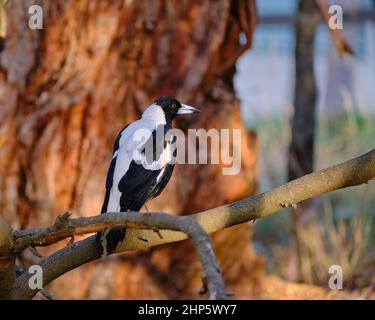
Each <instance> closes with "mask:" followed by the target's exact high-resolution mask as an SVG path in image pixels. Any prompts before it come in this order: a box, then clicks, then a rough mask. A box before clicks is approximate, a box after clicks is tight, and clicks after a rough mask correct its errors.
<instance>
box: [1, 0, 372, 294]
mask: <svg viewBox="0 0 375 320" xmlns="http://www.w3.org/2000/svg"><path fill="white" fill-rule="evenodd" d="M35 4H37V5H39V6H40V7H41V8H42V10H43V28H42V29H40V30H38V29H36V30H32V29H30V27H29V24H28V23H29V19H30V16H31V15H30V13H29V8H30V6H32V5H35ZM332 4H337V5H340V6H341V7H342V8H343V14H344V16H343V23H344V28H343V30H336V31H332V30H330V29H329V28H328V27H327V17H325V14H326V13H327V12H328V8H329V6H330V5H332ZM0 18H1V20H0V213H1V214H2V216H3V217H4V218H5V219H6V220H7V221H8V222H9V223H11V224H12V226H13V227H14V228H31V227H37V226H48V225H50V224H52V223H53V221H54V219H55V217H56V216H57V215H58V214H61V213H62V212H64V211H66V210H72V211H73V212H74V215H75V216H90V215H95V214H97V213H98V212H99V211H100V207H101V203H102V199H103V196H104V181H105V175H106V171H107V167H108V164H109V161H110V159H111V152H112V151H111V150H112V144H113V141H114V138H115V136H116V135H117V133H118V131H119V130H120V129H121V128H122V127H123V126H124V124H125V123H128V122H130V121H134V120H135V119H137V118H138V117H139V116H140V114H141V113H142V111H143V110H144V109H145V108H146V107H147V106H148V105H149V104H150V103H151V102H152V101H153V100H155V99H156V98H158V97H159V96H161V95H172V96H176V97H177V98H178V99H179V100H181V101H183V102H185V103H189V104H191V105H196V106H197V107H199V108H200V109H202V110H203V112H202V113H201V114H200V115H199V117H196V118H191V119H183V120H181V121H179V122H178V124H177V125H178V127H180V128H182V129H183V130H187V129H188V128H205V129H210V128H218V129H220V128H241V129H242V139H241V147H242V170H241V172H240V174H238V175H236V176H223V175H222V170H221V169H222V167H221V165H184V166H177V168H176V170H175V172H174V175H173V178H172V180H171V182H170V184H169V185H168V187H167V189H166V190H165V191H164V192H163V194H162V195H161V196H160V197H158V198H157V199H155V200H153V201H152V202H151V203H150V204H148V207H149V209H150V211H151V210H155V211H164V212H168V213H173V214H190V213H194V212H198V211H201V210H204V209H208V208H212V207H215V206H219V205H222V204H225V203H230V202H233V201H235V200H238V199H241V198H243V197H246V196H250V195H253V194H256V193H260V192H263V191H266V190H269V189H272V188H274V187H276V186H279V185H281V184H283V183H285V182H287V181H288V180H292V179H295V178H297V177H299V176H301V175H304V174H306V173H309V172H312V171H315V170H319V169H321V168H324V167H327V166H330V165H333V164H336V163H338V162H341V161H344V160H347V159H349V158H352V157H355V156H358V155H360V154H362V153H365V152H367V151H369V150H370V149H372V148H374V138H373V137H374V136H375V91H374V84H375V25H374V24H375V2H374V1H372V0H337V1H325V0H316V1H313V0H257V1H255V0H217V1H206V0H183V1H178V2H177V1H172V0H142V1H131V0H114V1H103V0H101V1H99V0H90V1H89V0H54V1H52V0H8V1H4V0H0ZM374 208H375V185H374V184H373V183H369V184H366V185H363V186H360V187H355V188H350V189H347V190H340V191H336V192H333V193H330V194H328V195H324V196H322V197H319V198H316V199H313V200H311V201H306V202H304V203H302V204H301V205H299V206H298V208H297V209H285V210H283V211H282V212H278V213H277V214H274V215H272V216H269V217H267V218H262V219H260V220H258V221H257V222H256V223H255V224H253V225H252V224H243V225H240V226H236V227H232V228H230V229H227V230H224V231H221V232H219V233H217V234H215V235H214V236H213V241H214V246H215V251H216V254H217V256H218V259H219V261H220V265H221V267H222V270H223V274H224V281H225V283H226V285H227V286H228V289H229V290H230V291H231V292H233V293H234V298H238V299H254V298H256V299H319V298H323V299H332V298H333V299H343V298H353V297H355V298H371V297H373V296H374V293H373V287H374V283H375V252H374V249H373V248H374V244H375V233H374V231H375V229H374V227H375V226H374V222H373V221H374V214H375V212H374ZM76 240H79V239H76ZM66 244H67V243H66V242H61V243H59V244H57V245H55V246H52V247H49V248H43V249H41V250H40V251H41V253H42V254H44V255H47V254H49V253H51V252H53V251H55V250H57V249H58V248H60V247H63V246H65V245H66ZM39 260H40V258H38V257H36V256H35V255H34V254H33V253H32V252H31V251H29V250H26V251H25V252H23V254H22V255H21V256H20V258H19V261H18V262H19V264H22V265H24V266H27V265H30V264H33V263H37V262H38V261H39ZM331 265H339V266H341V267H342V269H343V277H344V282H343V283H344V287H343V289H344V290H330V289H329V288H328V284H327V283H328V278H329V276H330V275H329V273H328V269H329V267H330V266H331ZM200 286H201V280H200V267H199V262H198V261H197V257H196V254H195V251H194V248H193V247H192V245H191V244H190V243H189V242H188V241H185V242H182V243H176V244H171V245H164V246H161V247H158V248H152V249H149V250H146V251H142V252H130V253H125V254H121V255H115V256H113V257H108V258H107V259H106V260H105V261H98V262H93V263H90V264H88V265H85V266H83V267H81V268H78V269H76V270H73V271H71V272H69V273H67V274H65V275H63V276H62V277H60V278H59V279H57V280H56V281H54V282H53V283H52V284H51V285H50V286H49V289H50V291H51V292H52V293H53V294H54V295H55V296H56V297H57V298H60V299H66V298H70V299H127V298H133V299H141V298H168V299H180V298H200V297H201V296H199V294H198V291H199V288H200Z"/></svg>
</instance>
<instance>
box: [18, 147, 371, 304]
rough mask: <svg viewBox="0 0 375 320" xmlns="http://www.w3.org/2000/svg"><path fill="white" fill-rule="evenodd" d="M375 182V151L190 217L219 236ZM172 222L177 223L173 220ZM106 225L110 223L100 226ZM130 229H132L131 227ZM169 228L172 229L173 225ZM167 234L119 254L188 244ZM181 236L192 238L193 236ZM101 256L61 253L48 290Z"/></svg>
mask: <svg viewBox="0 0 375 320" xmlns="http://www.w3.org/2000/svg"><path fill="white" fill-rule="evenodd" d="M374 178H375V149H374V150H372V151H370V152H368V153H366V154H364V155H362V156H360V157H357V158H354V159H352V160H349V161H346V162H343V163H341V164H338V165H335V166H332V167H329V168H327V169H324V170H321V171H318V172H316V173H312V174H308V175H305V176H303V177H301V178H299V179H296V180H293V181H291V182H289V183H287V184H284V185H282V186H280V187H278V188H275V189H273V190H271V191H268V192H265V193H262V194H259V195H256V196H253V197H249V198H245V199H243V200H240V201H236V202H234V203H231V204H228V205H225V206H221V207H218V208H214V209H210V210H207V211H203V212H200V213H197V214H194V215H190V216H189V217H191V218H193V219H194V220H195V221H196V222H197V223H198V224H199V225H200V226H201V227H202V228H203V229H204V230H205V231H206V232H207V233H213V232H215V231H218V230H222V229H224V228H227V227H231V226H234V225H237V224H240V223H244V222H247V221H251V220H255V219H258V218H260V217H263V216H267V215H269V214H271V213H273V212H276V211H278V210H280V209H282V208H286V207H294V206H295V205H296V204H297V203H299V202H301V201H304V200H307V199H310V198H313V197H315V196H318V195H321V194H324V193H327V192H330V191H333V190H338V189H342V188H346V187H350V186H355V185H360V184H363V183H367V182H368V181H369V180H371V179H374ZM102 216H103V218H102V219H103V220H105V219H107V218H108V219H109V217H110V218H111V219H114V220H113V221H112V224H111V226H113V225H120V224H121V225H126V222H129V221H130V220H127V219H129V217H132V220H133V218H134V219H136V220H137V221H138V222H139V225H142V224H145V225H148V226H153V227H159V228H160V229H164V228H163V226H160V225H158V224H157V223H158V221H157V220H158V218H156V217H157V216H164V215H163V214H156V215H153V214H145V213H134V212H126V213H108V214H103V215H102ZM167 216H168V217H171V216H170V215H167ZM176 218H177V217H176ZM181 218H183V217H181ZM185 218H186V217H185ZM80 219H83V221H86V220H85V219H94V221H95V220H96V219H98V220H96V222H98V223H99V221H100V219H99V218H97V217H92V218H80ZM134 221H135V220H134ZM134 221H133V222H134ZM103 222H104V221H100V223H103ZM159 222H160V221H159ZM106 226H107V225H106ZM129 226H130V227H131V225H129ZM96 227H97V226H96ZM164 227H167V225H164ZM169 227H172V226H171V225H169ZM165 229H170V230H160V235H161V237H160V235H159V234H158V233H156V232H154V231H152V230H145V229H142V230H138V229H137V230H136V229H129V230H127V233H126V237H125V239H124V241H123V242H122V243H121V244H119V245H118V247H117V249H116V252H121V251H130V250H139V249H145V248H149V247H153V246H157V245H160V244H163V243H170V242H176V241H180V240H184V239H186V238H187V235H186V234H184V233H182V232H179V231H172V230H176V228H165ZM95 230H96V229H95ZM180 230H181V229H180ZM39 231H40V230H39ZM86 231H87V230H86ZM181 231H185V232H186V231H187V230H181ZM37 232H38V231H37ZM17 234H18V236H20V235H21V237H22V232H20V231H18V233H16V236H17ZM30 235H32V232H30V233H28V231H24V232H23V236H25V237H29V239H30ZM140 239H147V241H146V242H145V241H142V240H140ZM199 254H201V253H199ZM100 255H101V252H100V248H99V247H98V246H97V244H96V240H95V237H89V238H87V239H85V240H82V241H79V242H77V243H74V244H72V245H70V246H67V247H65V248H63V249H61V250H59V251H57V252H55V253H54V254H52V255H50V256H48V257H46V258H45V259H44V260H42V261H41V263H40V266H41V267H42V269H43V270H44V273H43V280H44V282H43V283H44V285H47V284H48V283H50V282H51V281H53V280H54V279H56V278H57V277H59V276H60V275H62V274H64V273H65V272H68V271H70V270H72V269H74V268H77V267H79V266H80V265H83V264H85V263H87V262H90V261H93V260H95V259H98V258H99V257H100ZM29 277H30V275H29V274H27V273H24V274H22V275H21V276H19V277H18V278H17V279H16V283H15V296H14V297H15V298H23V299H26V298H32V297H33V296H34V295H35V293H36V292H37V290H31V289H30V288H29V287H28V285H27V283H28V279H29Z"/></svg>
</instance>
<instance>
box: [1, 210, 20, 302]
mask: <svg viewBox="0 0 375 320" xmlns="http://www.w3.org/2000/svg"><path fill="white" fill-rule="evenodd" d="M15 260H16V259H15V255H14V254H13V253H12V232H11V229H10V227H9V225H8V224H7V223H6V222H5V221H4V220H3V218H1V216H0V299H11V298H12V294H13V292H12V291H13V284H14V281H15V278H16V263H15Z"/></svg>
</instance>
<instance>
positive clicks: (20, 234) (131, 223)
mask: <svg viewBox="0 0 375 320" xmlns="http://www.w3.org/2000/svg"><path fill="white" fill-rule="evenodd" d="M69 216H70V214H64V215H62V216H60V217H58V219H57V220H56V222H55V224H54V226H52V227H49V228H40V229H34V230H32V229H31V230H23V231H16V232H14V237H15V241H14V250H15V251H16V252H20V251H21V250H22V249H24V248H26V247H29V246H42V245H48V244H52V243H55V242H57V241H59V240H62V239H65V238H67V237H71V236H74V235H80V234H87V233H92V232H98V231H103V230H105V229H107V228H109V227H116V226H117V227H119V226H126V228H146V229H147V228H148V229H154V230H155V229H156V228H157V234H158V236H159V238H160V239H162V238H163V237H162V235H161V233H160V232H161V231H160V230H159V229H164V230H173V231H180V232H183V233H185V234H186V236H187V237H188V238H190V239H192V241H193V242H194V244H195V246H196V248H197V251H198V256H199V259H200V261H201V265H202V269H203V279H204V281H205V284H206V285H207V289H208V296H209V299H213V300H222V299H226V298H228V296H227V294H226V293H225V289H224V283H223V280H222V277H221V272H220V267H219V264H218V262H217V260H216V257H215V254H214V251H213V249H212V243H211V239H210V237H209V236H208V234H207V233H206V232H205V231H204V229H203V228H202V227H201V226H200V225H199V224H198V223H197V222H196V221H195V220H194V219H193V218H191V217H189V216H173V215H169V214H165V213H139V212H123V213H104V214H102V215H99V216H95V217H88V218H77V219H69ZM186 236H185V237H186ZM141 239H146V240H147V238H141ZM142 242H144V241H143V240H142ZM69 247H71V248H70V249H72V250H70V252H71V254H74V255H75V254H76V250H75V248H74V245H72V246H69ZM90 249H91V250H92V249H94V250H95V257H96V258H98V257H99V256H100V254H101V252H100V248H99V245H98V244H97V243H95V240H94V243H93V246H91V247H90ZM60 251H61V250H60ZM57 261H60V259H57ZM44 262H46V263H45V264H44V265H43V262H42V265H41V266H42V269H43V270H45V269H46V268H45V267H48V266H50V268H49V269H55V268H54V267H52V266H51V265H50V264H49V262H48V260H46V261H44ZM59 263H64V262H61V261H60V262H59ZM29 277H30V275H28V274H27V273H24V274H23V275H22V276H21V277H20V278H21V280H18V279H17V282H16V289H15V297H16V298H18V299H24V298H31V296H29V295H27V296H24V295H23V294H22V293H23V292H24V291H25V290H26V291H27V292H32V291H34V292H35V293H36V292H37V290H31V289H30V288H28V286H27V285H26V284H27V283H28V279H29ZM44 277H45V278H44V281H43V283H46V281H47V283H48V282H50V281H51V280H53V279H54V278H55V275H54V273H53V272H52V273H47V274H44ZM24 278H25V279H24ZM26 279H27V281H26ZM50 279H51V280H50ZM24 280H25V281H24ZM35 293H34V294H35Z"/></svg>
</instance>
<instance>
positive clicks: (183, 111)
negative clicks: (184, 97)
mask: <svg viewBox="0 0 375 320" xmlns="http://www.w3.org/2000/svg"><path fill="white" fill-rule="evenodd" d="M197 112H201V111H200V110H199V109H197V108H194V107H191V106H188V105H187V104H182V103H181V108H180V109H178V111H177V114H178V115H180V114H190V113H197Z"/></svg>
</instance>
